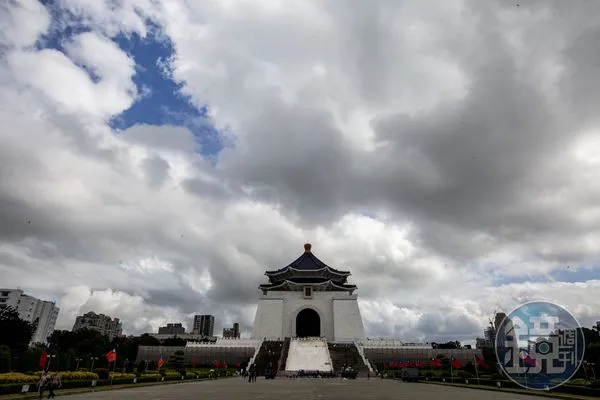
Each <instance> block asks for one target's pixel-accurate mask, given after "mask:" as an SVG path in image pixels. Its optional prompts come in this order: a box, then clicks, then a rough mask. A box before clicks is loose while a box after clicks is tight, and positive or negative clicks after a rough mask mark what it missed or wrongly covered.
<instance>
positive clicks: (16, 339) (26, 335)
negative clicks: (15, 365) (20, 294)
mask: <svg viewBox="0 0 600 400" xmlns="http://www.w3.org/2000/svg"><path fill="white" fill-rule="evenodd" d="M35 329H36V325H35V324H33V323H31V322H28V321H25V320H23V319H21V318H20V317H19V313H18V311H17V310H16V309H15V308H14V307H2V308H0V332H2V335H0V345H4V346H7V347H8V348H9V349H10V351H11V354H12V356H13V357H16V358H21V357H22V356H23V354H24V353H25V352H26V351H27V348H28V347H29V342H30V341H31V337H32V336H33V333H34V332H35Z"/></svg>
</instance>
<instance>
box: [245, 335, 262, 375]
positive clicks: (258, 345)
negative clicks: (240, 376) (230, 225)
mask: <svg viewBox="0 0 600 400" xmlns="http://www.w3.org/2000/svg"><path fill="white" fill-rule="evenodd" d="M262 344H263V340H261V341H260V342H259V343H258V344H257V345H256V350H255V351H254V355H253V356H252V357H251V358H250V361H248V365H247V366H246V371H249V370H250V366H251V365H252V364H254V361H255V360H256V357H257V356H258V353H259V352H260V348H261V347H262Z"/></svg>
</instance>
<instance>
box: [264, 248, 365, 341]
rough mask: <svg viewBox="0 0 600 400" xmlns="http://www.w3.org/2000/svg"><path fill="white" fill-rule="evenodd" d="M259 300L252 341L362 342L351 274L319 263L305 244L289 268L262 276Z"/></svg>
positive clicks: (363, 336)
mask: <svg viewBox="0 0 600 400" xmlns="http://www.w3.org/2000/svg"><path fill="white" fill-rule="evenodd" d="M265 275H267V277H268V278H269V283H268V284H264V285H260V290H261V291H262V296H261V298H260V299H259V302H258V308H257V311H256V316H255V319H254V326H253V329H252V338H254V339H264V338H267V339H280V340H281V339H282V338H285V337H323V338H325V339H327V340H328V341H355V340H364V339H365V329H364V325H363V321H362V317H361V315H360V309H359V307H358V301H357V298H358V296H357V295H356V294H354V291H355V290H356V286H355V285H350V284H347V282H346V280H347V278H348V277H349V276H350V272H347V271H338V270H336V269H334V268H331V267H329V266H328V265H326V264H325V263H323V262H322V261H321V260H319V259H318V258H317V257H316V256H315V255H314V254H313V253H312V251H311V245H310V244H306V245H304V253H303V254H302V255H301V256H300V257H299V258H298V259H296V260H295V261H294V262H292V263H291V264H289V265H288V266H286V267H284V268H281V269H279V270H276V271H267V272H266V273H265Z"/></svg>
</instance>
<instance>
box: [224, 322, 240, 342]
mask: <svg viewBox="0 0 600 400" xmlns="http://www.w3.org/2000/svg"><path fill="white" fill-rule="evenodd" d="M223 337H224V338H228V339H239V338H240V324H238V323H237V322H236V323H234V324H233V328H223Z"/></svg>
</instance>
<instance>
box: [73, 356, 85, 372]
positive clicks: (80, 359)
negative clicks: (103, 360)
mask: <svg viewBox="0 0 600 400" xmlns="http://www.w3.org/2000/svg"><path fill="white" fill-rule="evenodd" d="M75 361H77V366H76V367H75V371H77V370H79V363H80V362H81V361H83V358H77V359H75Z"/></svg>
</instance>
